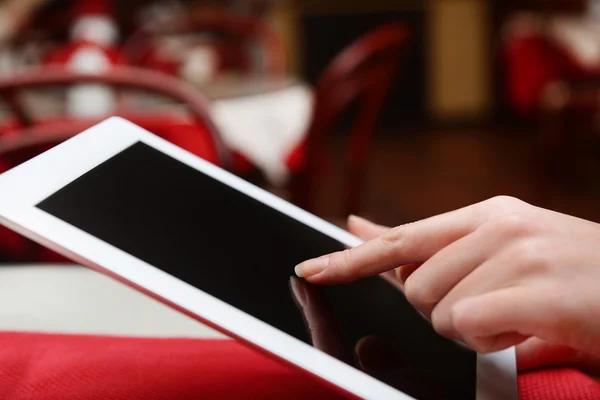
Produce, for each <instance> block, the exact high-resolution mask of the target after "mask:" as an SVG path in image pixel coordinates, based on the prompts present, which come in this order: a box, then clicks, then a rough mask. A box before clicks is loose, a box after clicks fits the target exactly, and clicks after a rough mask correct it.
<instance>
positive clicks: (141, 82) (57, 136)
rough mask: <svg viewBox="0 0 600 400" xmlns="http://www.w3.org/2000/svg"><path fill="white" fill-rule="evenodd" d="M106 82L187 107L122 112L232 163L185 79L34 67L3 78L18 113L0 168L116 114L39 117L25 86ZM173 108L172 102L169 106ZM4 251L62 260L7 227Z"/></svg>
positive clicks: (1, 142)
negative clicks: (28, 106) (27, 100)
mask: <svg viewBox="0 0 600 400" xmlns="http://www.w3.org/2000/svg"><path fill="white" fill-rule="evenodd" d="M82 83H85V84H89V83H94V84H104V85H107V86H111V87H114V88H121V89H135V90H138V91H142V92H146V93H154V94H158V95H161V96H164V97H168V98H170V99H173V100H176V101H177V102H179V103H182V104H184V105H185V106H187V109H188V113H189V114H190V115H189V116H187V115H185V113H183V115H182V113H179V112H178V111H179V110H177V111H174V110H173V108H169V109H165V110H160V109H159V110H156V109H152V110H148V111H146V112H142V111H138V112H127V111H123V112H117V113H114V114H112V115H118V116H122V117H124V118H127V119H128V120H130V121H132V122H133V123H135V124H138V125H140V126H141V127H143V128H145V129H147V130H149V131H151V132H153V133H154V134H156V135H158V136H161V137H163V138H164V139H166V140H168V141H170V142H172V143H174V144H176V145H178V146H180V147H182V148H184V149H186V150H188V151H190V152H192V153H194V154H196V155H197V156H199V157H202V158H204V159H206V160H207V161H210V162H212V163H214V164H217V165H220V166H222V167H224V168H229V167H230V166H231V155H230V153H229V151H228V149H227V148H226V147H225V146H224V145H223V142H222V140H221V136H220V134H219V132H218V130H217V129H216V128H215V126H214V124H213V123H212V121H211V119H210V117H209V114H208V112H207V104H208V103H207V101H206V100H205V99H204V98H203V97H202V96H201V95H200V94H199V93H198V91H196V90H193V89H191V88H189V87H188V86H187V85H185V84H183V83H181V82H180V81H178V80H176V79H174V78H171V77H169V76H165V75H163V74H159V73H156V72H152V71H146V70H139V69H134V68H123V67H120V68H115V69H113V70H111V71H110V72H109V73H107V74H104V75H81V74H73V73H71V72H69V71H66V70H63V69H51V68H44V69H34V70H31V71H28V72H24V73H21V74H19V75H15V76H11V77H6V78H2V79H0V97H2V98H4V100H5V101H6V103H8V105H9V106H10V108H11V109H12V110H13V113H14V118H11V119H9V120H6V121H4V122H3V123H2V124H0V132H1V135H0V172H3V171H5V170H7V169H9V168H12V167H14V166H16V165H18V164H20V163H21V162H24V161H26V160H28V159H30V158H32V157H34V156H36V155H37V154H39V153H41V152H43V151H45V150H47V149H49V148H51V147H52V146H54V145H56V144H58V143H60V142H62V141H64V140H66V139H68V138H70V137H72V136H73V135H76V134H78V133H79V132H81V131H83V130H85V129H87V128H89V127H91V126H93V125H95V124H97V123H98V122H100V121H101V120H103V119H105V118H106V117H109V116H111V115H106V116H104V117H101V118H76V119H73V118H71V117H50V118H43V119H39V120H35V119H34V118H33V117H32V115H31V113H30V112H29V110H27V109H26V107H25V106H23V104H22V101H21V98H20V96H19V94H20V93H19V92H20V91H23V90H26V89H35V88H46V87H53V86H67V85H74V84H82ZM169 107H170V106H169ZM0 251H2V252H4V253H5V254H7V255H8V256H9V257H10V258H12V259H13V260H17V261H40V262H41V261H46V262H47V261H57V260H61V261H62V260H63V259H62V258H60V257H57V256H56V255H55V254H54V253H51V252H49V251H48V250H46V249H44V248H42V247H40V246H37V245H35V244H33V243H32V242H29V241H28V240H26V239H25V238H23V237H21V236H19V235H17V234H15V233H13V232H12V231H9V230H7V229H4V228H2V229H1V230H0Z"/></svg>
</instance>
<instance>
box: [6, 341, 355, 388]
mask: <svg viewBox="0 0 600 400" xmlns="http://www.w3.org/2000/svg"><path fill="white" fill-rule="evenodd" d="M0 397H1V398H2V399H4V400H29V399H45V400H69V399H73V400H80V399H86V400H95V399H98V400H105V399H111V400H154V399H156V400H159V399H161V400H162V399H179V400H185V399H236V400H244V399H265V400H268V399H290V400H294V399H306V398H311V399H338V398H339V399H341V398H343V397H342V396H340V395H337V394H336V393H335V392H333V391H332V390H330V389H328V388H326V387H325V386H324V385H322V384H321V383H319V382H318V381H317V380H315V379H313V378H311V377H309V376H306V375H305V374H301V373H298V372H297V371H295V370H293V369H292V368H289V367H286V366H283V365H281V364H279V363H277V362H275V361H273V360H271V359H269V358H266V357H264V356H263V355H261V354H259V353H257V352H255V351H252V350H249V349H248V348H246V347H244V346H242V345H241V344H239V343H237V342H235V341H231V340H186V339H126V338H110V337H89V336H66V335H65V336H61V335H56V336H54V335H34V334H6V333H5V334H0Z"/></svg>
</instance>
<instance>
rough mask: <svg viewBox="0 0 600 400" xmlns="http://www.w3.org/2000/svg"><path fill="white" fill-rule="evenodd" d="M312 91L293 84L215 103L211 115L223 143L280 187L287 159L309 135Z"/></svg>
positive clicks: (312, 101) (284, 177)
mask: <svg viewBox="0 0 600 400" xmlns="http://www.w3.org/2000/svg"><path fill="white" fill-rule="evenodd" d="M313 103H314V99H313V92H312V90H311V88H310V87H308V86H306V85H303V84H296V85H293V86H289V87H286V88H283V89H280V90H274V91H269V92H266V93H262V94H255V95H249V96H243V97H238V98H227V99H221V100H215V101H213V103H212V110H211V115H212V117H213V120H214V122H215V125H216V126H217V127H218V128H219V130H220V131H221V134H222V135H223V140H224V142H225V144H226V145H227V146H228V147H229V148H231V149H232V150H235V151H237V152H238V153H240V154H243V155H244V156H245V157H247V158H248V159H249V160H250V161H252V163H253V164H254V165H256V166H257V167H258V168H259V169H260V170H261V171H262V172H263V173H264V174H265V176H266V177H267V179H269V181H270V182H271V183H272V184H274V185H276V186H280V185H282V184H284V183H285V182H286V180H287V177H288V175H289V171H288V169H287V165H286V160H287V157H288V156H289V154H290V153H291V152H292V151H293V150H294V149H295V148H296V146H298V145H299V144H300V143H301V142H302V140H303V139H304V137H305V135H306V133H307V132H308V129H309V125H310V123H311V120H312V113H313Z"/></svg>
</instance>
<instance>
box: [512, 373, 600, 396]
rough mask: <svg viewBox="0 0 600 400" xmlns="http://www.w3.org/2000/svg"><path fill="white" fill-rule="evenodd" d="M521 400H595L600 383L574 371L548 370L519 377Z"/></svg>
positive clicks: (598, 393)
mask: <svg viewBox="0 0 600 400" xmlns="http://www.w3.org/2000/svg"><path fill="white" fill-rule="evenodd" d="M519 393H520V397H521V400H597V399H600V383H598V382H597V381H595V380H594V379H592V378H590V377H589V376H587V375H585V374H583V373H582V372H579V371H577V370H574V369H568V368H564V369H548V370H540V371H534V372H529V373H526V374H522V375H520V376H519Z"/></svg>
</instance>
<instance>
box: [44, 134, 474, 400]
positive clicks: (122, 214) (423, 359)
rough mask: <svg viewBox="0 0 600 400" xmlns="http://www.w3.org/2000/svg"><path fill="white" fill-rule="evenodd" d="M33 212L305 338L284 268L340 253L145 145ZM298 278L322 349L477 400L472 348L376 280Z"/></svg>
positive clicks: (435, 395)
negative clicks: (321, 324) (322, 313)
mask: <svg viewBox="0 0 600 400" xmlns="http://www.w3.org/2000/svg"><path fill="white" fill-rule="evenodd" d="M37 207H38V208H40V209H41V210H43V211H45V212H47V213H49V214H51V215H53V216H55V217H57V218H60V219H62V220H64V221H65V222H67V223H69V224H71V225H73V226H75V227H77V228H79V229H81V230H83V231H85V232H87V233H89V234H91V235H93V236H96V237H98V238H99V239H101V240H103V241H105V242H107V243H109V244H111V245H113V246H115V247H117V248H119V249H121V250H123V251H125V252H127V253H129V254H131V255H133V256H135V257H137V258H139V259H141V260H143V261H145V262H147V263H149V264H151V265H153V266H155V267H157V268H160V269H161V270H163V271H165V272H167V273H169V274H171V275H173V276H175V277H177V278H179V279H181V280H183V281H185V282H187V283H189V284H191V285H193V286H195V287H197V288H199V289H201V290H203V291H205V292H207V293H209V294H211V295H213V296H215V297H217V298H219V299H221V300H223V301H225V302H227V303H229V304H231V305H233V306H235V307H237V308H238V309H240V310H243V311H245V312H246V313H248V314H251V315H253V316H255V317H257V318H259V319H261V320H262V321H264V322H266V323H268V324H270V325H272V326H274V327H276V328H278V329H280V330H282V331H284V332H287V333H288V334H290V335H292V336H294V337H296V338H298V339H300V340H302V341H304V342H306V343H311V342H312V340H311V335H310V334H309V332H308V329H307V325H306V322H305V320H306V318H305V316H304V315H303V313H302V311H301V307H299V305H298V301H297V299H295V296H294V295H293V292H292V290H291V289H290V286H291V285H290V279H291V278H292V277H293V275H294V273H293V268H294V266H295V265H296V264H298V263H299V262H301V261H304V260H306V259H308V258H312V257H316V256H320V255H323V254H325V253H329V252H333V251H337V250H341V249H343V246H342V245H341V244H340V243H339V242H337V241H336V240H334V239H331V238H330V237H328V236H326V235H324V234H322V233H319V232H317V231H315V230H313V229H312V228H310V227H308V226H306V225H304V224H302V223H300V222H298V221H296V220H294V219H292V218H290V217H288V216H286V215H284V214H282V213H280V212H279V211H276V210H274V209H272V208H270V207H268V206H266V205H264V204H262V203H260V202H258V201H256V200H254V199H252V198H250V197H248V196H246V195H244V194H243V193H240V192H238V191H237V190H235V189H232V188H230V187H228V186H226V185H224V184H222V183H220V182H219V181H217V180H215V179H213V178H211V177H209V176H207V175H205V174H203V173H202V172H199V171H197V170H196V169H194V168H191V167H189V166H187V165H185V164H183V163H181V162H179V161H177V160H174V159H173V158H171V157H169V156H167V155H165V154H163V153H162V152H160V151H158V150H155V149H153V148H152V147H149V146H147V145H145V144H143V143H136V144H134V145H133V146H131V147H130V148H128V149H126V150H124V151H123V152H121V153H119V154H118V155H116V156H114V157H113V158H111V159H109V160H108V161H106V162H105V163H103V164H101V165H100V166H98V167H96V168H94V169H93V170H91V171H89V172H88V173H86V174H85V175H83V176H82V177H80V178H79V179H77V180H76V181H74V182H72V183H70V184H69V185H68V186H66V187H64V188H63V189H61V190H60V191H58V192H56V193H55V194H53V195H52V196H51V197H49V198H47V199H45V200H44V201H42V202H41V203H40V204H39V205H38V206H37ZM299 282H301V283H302V284H305V285H307V286H306V290H308V293H310V294H311V295H314V296H316V297H315V299H318V302H316V301H314V302H313V303H312V304H313V305H314V304H319V307H322V308H323V309H326V311H327V313H326V315H327V316H328V321H329V323H330V326H331V327H332V329H331V336H330V339H329V342H331V340H332V339H331V338H333V340H334V341H335V346H333V347H335V351H333V350H332V351H328V349H324V350H325V351H327V352H329V353H330V354H332V355H334V356H336V357H338V358H340V359H342V360H343V361H345V362H347V363H349V364H352V365H353V366H355V367H356V368H359V369H360V368H366V370H365V372H367V373H369V374H371V375H373V376H375V377H376V378H378V379H380V380H382V381H385V382H386V383H388V384H390V385H392V386H395V387H397V388H399V389H400V390H402V391H404V392H406V393H407V394H409V395H411V396H413V397H415V398H418V399H425V400H428V399H475V386H476V354H475V353H473V352H470V351H468V350H465V349H463V348H462V347H459V346H457V345H456V344H455V343H453V342H451V341H448V340H446V339H444V338H442V337H440V336H438V335H437V334H436V333H435V332H434V330H433V329H432V327H431V325H430V324H429V322H427V321H426V320H424V319H423V318H422V317H421V316H420V315H419V314H418V313H417V312H416V311H415V310H414V309H413V308H412V307H411V306H410V304H408V302H407V301H406V300H405V299H404V297H403V296H402V295H401V293H400V292H399V291H398V290H397V289H396V288H395V287H393V286H392V285H390V284H389V283H388V282H386V281H385V280H383V279H381V278H379V277H375V278H370V279H365V280H362V281H359V282H355V283H352V284H347V285H339V286H330V287H314V286H309V285H308V284H307V283H305V282H303V281H299ZM328 332H329V331H328ZM373 335H374V336H375V337H376V338H377V339H376V340H375V342H372V343H376V344H377V345H376V346H370V347H369V348H372V349H375V351H372V352H371V353H369V357H370V360H369V361H368V362H365V361H364V360H363V362H362V363H360V362H359V361H358V356H357V354H356V353H355V346H356V344H357V343H358V342H359V341H360V340H361V339H363V338H364V337H367V336H373ZM378 349H379V352H378ZM373 357H375V358H376V360H375V361H373ZM379 359H381V362H379V361H378V360H379Z"/></svg>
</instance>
